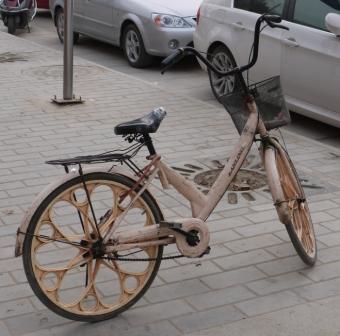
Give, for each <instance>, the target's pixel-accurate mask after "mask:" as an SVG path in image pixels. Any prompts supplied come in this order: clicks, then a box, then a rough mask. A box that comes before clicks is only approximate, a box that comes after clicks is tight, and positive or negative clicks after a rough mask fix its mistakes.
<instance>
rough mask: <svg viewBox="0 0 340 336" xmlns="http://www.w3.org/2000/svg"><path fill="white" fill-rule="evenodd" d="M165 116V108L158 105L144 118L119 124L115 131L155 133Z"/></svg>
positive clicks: (121, 132) (120, 133)
mask: <svg viewBox="0 0 340 336" xmlns="http://www.w3.org/2000/svg"><path fill="white" fill-rule="evenodd" d="M165 116H166V111H165V110H164V108H163V107H158V108H156V109H154V110H153V111H152V112H151V113H149V114H147V115H146V116H144V117H142V118H138V119H135V120H131V121H127V122H124V123H121V124H118V125H117V126H116V127H115V128H114V132H115V134H117V135H127V134H136V133H142V134H143V133H144V134H145V133H155V132H156V131H157V130H158V127H159V125H160V124H161V122H162V120H163V119H164V117H165Z"/></svg>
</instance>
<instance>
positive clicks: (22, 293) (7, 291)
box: [0, 284, 32, 302]
mask: <svg viewBox="0 0 340 336" xmlns="http://www.w3.org/2000/svg"><path fill="white" fill-rule="evenodd" d="M31 295H32V290H31V288H30V287H29V285H28V284H20V285H14V286H8V287H0V302H4V301H9V300H14V299H19V298H24V297H29V296H31Z"/></svg>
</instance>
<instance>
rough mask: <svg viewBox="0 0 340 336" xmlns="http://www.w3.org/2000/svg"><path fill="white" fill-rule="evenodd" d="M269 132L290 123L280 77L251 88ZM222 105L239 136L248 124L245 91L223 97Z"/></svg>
mask: <svg viewBox="0 0 340 336" xmlns="http://www.w3.org/2000/svg"><path fill="white" fill-rule="evenodd" d="M249 89H250V92H251V93H252V95H253V96H254V98H255V102H256V105H257V108H258V111H259V113H260V116H261V119H262V120H263V122H264V124H265V126H266V128H267V130H271V129H274V128H278V127H281V126H284V125H287V124H289V123H290V115H289V110H288V108H287V105H286V102H285V99H284V96H283V93H282V89H281V84H280V76H276V77H272V78H269V79H266V80H264V81H262V82H258V83H256V84H253V85H251V86H249ZM220 99H221V103H222V104H223V106H224V107H225V109H226V110H227V111H228V113H229V114H230V116H231V118H232V120H233V122H234V124H235V126H236V128H237V130H238V132H239V134H241V133H242V130H243V128H244V126H245V124H246V122H247V119H248V116H249V111H248V109H247V106H246V102H245V94H244V92H243V91H236V92H233V93H230V94H227V95H224V96H222V97H221V98H220Z"/></svg>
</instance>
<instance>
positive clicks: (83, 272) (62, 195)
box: [23, 173, 163, 322]
mask: <svg viewBox="0 0 340 336" xmlns="http://www.w3.org/2000/svg"><path fill="white" fill-rule="evenodd" d="M85 179H86V185H87V189H88V192H89V197H90V198H91V202H92V205H93V209H94V213H95V215H96V218H97V222H98V223H99V224H98V226H99V229H100V233H101V236H104V235H105V232H107V231H108V230H109V229H110V227H111V226H112V225H113V223H114V221H115V219H116V218H117V217H118V216H119V215H120V214H121V213H122V211H123V210H124V209H126V207H127V205H128V203H129V202H130V200H131V199H132V198H133V197H134V196H135V195H136V193H137V192H138V190H136V191H135V192H133V193H132V194H131V195H130V196H125V199H124V201H122V200H121V199H122V196H123V195H126V193H127V192H128V191H129V190H130V189H131V187H133V186H134V184H135V182H134V181H132V180H130V179H128V178H126V177H124V176H121V175H114V174H108V173H91V174H86V175H85ZM137 189H138V188H137ZM161 220H162V214H161V212H160V210H159V208H158V206H157V203H156V202H155V201H154V200H153V198H152V197H151V195H150V194H149V193H148V192H147V191H144V192H143V193H142V194H141V196H139V198H138V199H137V200H136V202H135V203H134V204H133V205H132V206H131V207H130V208H128V210H127V213H126V216H125V217H124V219H123V220H122V222H121V223H120V226H119V228H118V231H123V230H130V229H132V228H134V229H136V230H137V229H138V227H143V226H147V225H152V224H154V223H159V222H160V221H161ZM65 242H66V243H65ZM84 242H85V243H86V244H85V245H84ZM89 243H90V245H92V248H91V247H90V248H87V246H88V244H89ZM94 246H95V248H93V247H94ZM102 247H103V245H101V241H100V239H99V237H98V233H97V229H96V225H95V220H94V217H93V215H92V210H91V206H90V203H89V202H88V201H87V196H86V190H84V187H83V183H82V179H81V178H80V177H76V178H74V179H72V180H70V181H68V182H66V183H64V184H62V185H60V186H59V187H57V188H56V189H55V190H54V191H52V192H51V193H50V194H49V195H48V196H47V197H46V198H45V200H44V201H43V202H42V203H41V204H40V206H39V207H38V209H37V210H36V212H35V213H34V215H33V216H32V219H31V222H30V224H29V226H28V228H27V234H26V237H25V241H24V247H23V262H24V268H25V272H26V276H27V279H28V282H29V284H30V286H31V287H32V289H33V291H34V293H35V294H36V295H37V297H38V298H39V299H40V300H41V301H42V302H43V303H44V304H45V305H46V306H47V307H48V308H50V309H51V310H53V311H54V312H55V313H57V314H59V315H61V316H64V317H66V318H69V319H73V320H79V321H84V322H97V321H101V320H105V319H108V318H112V317H114V316H116V315H117V314H119V313H121V312H123V311H124V310H126V309H128V308H129V307H130V306H132V305H133V304H134V303H135V302H137V301H138V300H139V299H140V298H141V297H142V296H143V294H144V293H145V291H146V290H147V289H148V288H149V286H150V285H151V283H152V281H153V280H154V278H155V276H156V274H157V271H158V269H159V266H160V263H161V258H162V253H163V246H149V247H145V248H135V247H133V246H132V247H131V249H130V250H126V251H124V252H121V253H120V254H119V255H120V256H122V255H125V256H126V257H127V256H128V257H127V258H129V259H131V260H129V261H122V260H117V259H112V258H114V257H116V256H118V255H115V254H110V255H106V254H103V253H105V252H100V251H102V249H101V248H102ZM108 258H111V259H110V260H107V259H108ZM135 258H137V259H141V260H140V261H136V260H134V259H135Z"/></svg>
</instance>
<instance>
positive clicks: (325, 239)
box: [317, 232, 340, 247]
mask: <svg viewBox="0 0 340 336" xmlns="http://www.w3.org/2000/svg"><path fill="white" fill-rule="evenodd" d="M317 239H318V240H319V241H321V242H322V243H324V244H326V245H327V246H330V247H332V246H336V245H340V232H332V233H330V234H327V235H323V236H320V237H317Z"/></svg>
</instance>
